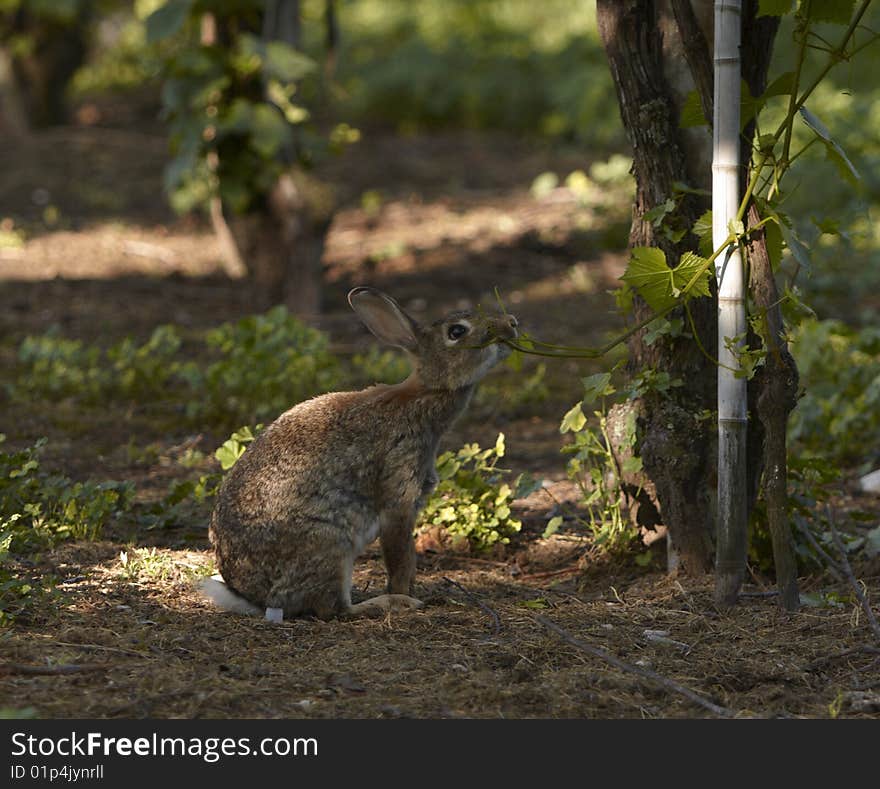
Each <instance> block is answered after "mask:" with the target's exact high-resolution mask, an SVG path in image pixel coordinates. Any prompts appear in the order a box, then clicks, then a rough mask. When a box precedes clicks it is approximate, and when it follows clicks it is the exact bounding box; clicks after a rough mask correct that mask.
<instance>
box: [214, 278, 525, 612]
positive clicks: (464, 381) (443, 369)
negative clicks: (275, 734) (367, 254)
mask: <svg viewBox="0 0 880 789" xmlns="http://www.w3.org/2000/svg"><path fill="white" fill-rule="evenodd" d="M348 303H349V304H350V305H351V307H352V309H354V311H355V313H357V315H358V317H359V318H360V319H361V320H362V321H363V323H364V324H365V325H366V326H367V328H368V329H369V330H370V331H371V332H372V333H373V334H374V335H375V336H376V337H377V338H378V339H379V340H381V341H382V342H383V343H385V344H387V345H390V346H394V347H397V348H401V349H403V350H404V351H406V352H407V353H408V354H409V356H410V358H411V361H412V363H413V370H412V373H411V374H410V375H409V377H408V378H406V380H404V381H402V382H400V383H398V384H394V385H386V384H378V385H375V386H371V387H369V388H367V389H364V390H362V391H356V392H332V393H329V394H324V395H320V396H318V397H315V398H312V399H311V400H307V401H305V402H302V403H300V404H298V405H296V406H294V407H293V408H291V409H290V410H289V411H286V412H285V413H283V414H282V415H281V416H279V417H278V418H277V419H276V420H275V422H273V423H272V424H271V425H269V427H267V428H266V429H265V430H264V431H263V432H262V433H261V434H260V435H259V436H258V437H257V438H256V440H255V441H254V442H253V443H252V444H251V445H250V446H249V447H248V449H247V450H246V451H245V452H244V454H243V455H242V456H241V458H240V459H239V460H238V462H237V463H236V464H235V466H233V468H232V469H231V470H230V471H229V473H228V474H227V475H226V478H225V479H224V481H223V484H222V486H221V488H220V491H219V493H218V498H217V502H216V506H215V508H214V512H213V516H212V519H211V527H210V532H209V533H210V538H211V543H212V545H213V547H214V551H215V556H216V563H217V568H218V570H219V574H220V576H222V580H223V581H225V584H226V588H225V589H224V588H223V584H222V583H219V582H218V580H216V576H215V580H214V581H213V583H212V582H208V584H207V586H206V587H205V588H204V589H203V591H205V592H206V593H207V594H208V596H209V597H211V598H212V600H213V601H214V602H215V603H216V604H218V605H220V606H221V607H223V608H226V609H229V610H235V611H239V612H243V613H261V609H262V608H264V607H265V608H266V609H267V611H266V614H267V618H275V619H277V618H280V615H281V612H279V611H278V609H281V611H283V616H284V617H285V618H294V617H297V616H303V615H313V616H316V617H318V618H319V619H331V618H335V617H352V616H364V615H372V614H375V613H379V612H383V611H387V610H389V609H402V608H419V607H421V606H422V603H421V602H420V601H419V600H416V599H415V598H413V597H412V596H411V595H412V592H413V583H414V580H415V573H416V554H415V542H414V538H413V528H414V526H415V520H416V516H417V515H418V513H419V511H420V509H421V508H422V506H423V505H424V503H425V501H426V499H427V497H428V495H429V494H430V493H431V492H432V491H433V490H434V488H435V487H436V485H437V482H438V478H437V472H436V468H435V464H436V457H437V447H438V443H439V441H440V438H441V436H442V435H443V434H444V432H445V431H446V430H447V429H448V428H449V426H450V425H451V424H452V422H453V421H454V420H455V419H456V418H457V417H458V416H459V415H460V414H461V413H462V411H464V409H465V408H466V407H467V404H468V402H469V401H470V398H471V395H472V394H473V392H474V388H475V386H476V384H477V382H478V381H480V379H482V378H483V377H484V376H485V375H486V373H488V372H489V370H490V369H491V368H492V367H493V366H494V365H495V364H497V363H498V362H499V361H501V360H502V359H504V358H506V357H507V356H508V355H509V354H510V347H509V346H508V345H507V344H505V342H504V341H505V340H513V339H515V338H516V337H517V325H518V324H517V320H516V318H515V317H513V316H512V315H507V314H496V315H487V314H483V313H482V312H476V311H456V312H451V313H449V314H448V315H446V316H445V317H444V318H442V319H440V320H438V321H436V322H434V323H432V324H430V325H425V326H422V325H420V324H419V323H417V322H416V321H415V320H413V318H411V317H410V316H409V315H407V313H406V312H405V311H404V310H403V308H402V307H401V306H400V305H399V304H398V303H397V302H396V301H395V300H394V299H393V298H391V296H388V295H386V294H385V293H383V292H381V291H379V290H376V289H374V288H369V287H357V288H354V289H353V290H352V291H351V292H350V293H349V294H348ZM376 537H378V538H379V540H380V542H381V547H382V554H383V558H384V560H385V565H386V568H387V571H388V594H385V595H381V596H379V597H375V598H372V599H370V600H367V601H365V602H362V603H358V604H355V605H353V604H352V602H351V575H352V567H353V564H354V561H355V559H356V558H357V557H358V556H359V555H360V554H361V553H362V551H363V550H364V548H365V547H366V546H367V545H368V544H369V543H371V542H372V541H373V540H374V539H375V538H376ZM212 587H213V588H212ZM273 609H274V613H273V614H272V615H270V611H273Z"/></svg>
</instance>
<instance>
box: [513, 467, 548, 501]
mask: <svg viewBox="0 0 880 789" xmlns="http://www.w3.org/2000/svg"><path fill="white" fill-rule="evenodd" d="M542 487H543V482H542V481H541V480H540V479H536V478H535V477H533V476H532V475H531V474H529V473H527V472H524V473H522V474H520V475H519V476H518V477H517V478H516V481H515V482H514V483H513V491H514V492H513V498H515V499H524V498H526V497H528V496H531V495H532V494H533V493H534V492H535V491H536V490H540V489H541V488H542Z"/></svg>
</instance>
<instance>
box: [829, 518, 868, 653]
mask: <svg viewBox="0 0 880 789" xmlns="http://www.w3.org/2000/svg"><path fill="white" fill-rule="evenodd" d="M828 525H829V526H831V539H833V540H834V546H835V547H836V548H837V552H838V553H839V554H840V564H839V565H838V566H839V567H840V568H841V569H842V570H843V572H844V574H845V575H846V580H847V581H849V585H850V586H851V587H852V590H853V592H854V593H855V595H856V599H857V600H858V601H859V605H861V607H862V610H863V611H864V612H865V616H866V617H867V618H868V624H869V625H870V626H871V630H873V631H874V636H875V637H876V638H877V640H878V641H880V624H878V623H877V617H875V616H874V612H873V611H872V610H871V604H870V603H869V602H868V598H866V597H865V593H864V592H863V591H862V587H861V586H860V585H859V582H858V581H857V580H856V576H855V574H854V573H853V569H852V565H850V563H849V559H848V558H847V556H846V546H845V545H844V544H843V540H841V539H840V533H839V532H838V531H837V526H835V525H834V518H833V517H832V515H831V512H830V511H829V512H828Z"/></svg>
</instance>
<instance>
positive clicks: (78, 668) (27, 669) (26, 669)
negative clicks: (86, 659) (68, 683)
mask: <svg viewBox="0 0 880 789" xmlns="http://www.w3.org/2000/svg"><path fill="white" fill-rule="evenodd" d="M110 668H112V666H104V665H102V666H98V665H75V664H72V663H70V664H66V665H63V666H25V665H23V664H21V663H3V664H0V676H3V675H11V674H24V675H26V676H30V677H36V676H44V675H45V676H64V675H65V674H83V673H85V672H87V671H107V670H108V669H110Z"/></svg>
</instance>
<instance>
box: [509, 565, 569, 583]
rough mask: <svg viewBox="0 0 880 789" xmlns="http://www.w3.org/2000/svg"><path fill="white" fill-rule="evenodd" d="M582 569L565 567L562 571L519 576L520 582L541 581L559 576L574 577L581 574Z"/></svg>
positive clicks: (546, 571) (547, 571)
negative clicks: (575, 574)
mask: <svg viewBox="0 0 880 789" xmlns="http://www.w3.org/2000/svg"><path fill="white" fill-rule="evenodd" d="M580 571H581V568H580V567H563V568H562V569H561V570H545V571H543V572H540V573H522V574H521V575H520V576H519V580H520V581H540V580H541V579H543V578H555V577H557V576H559V575H573V574H574V573H579V572H580Z"/></svg>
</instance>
